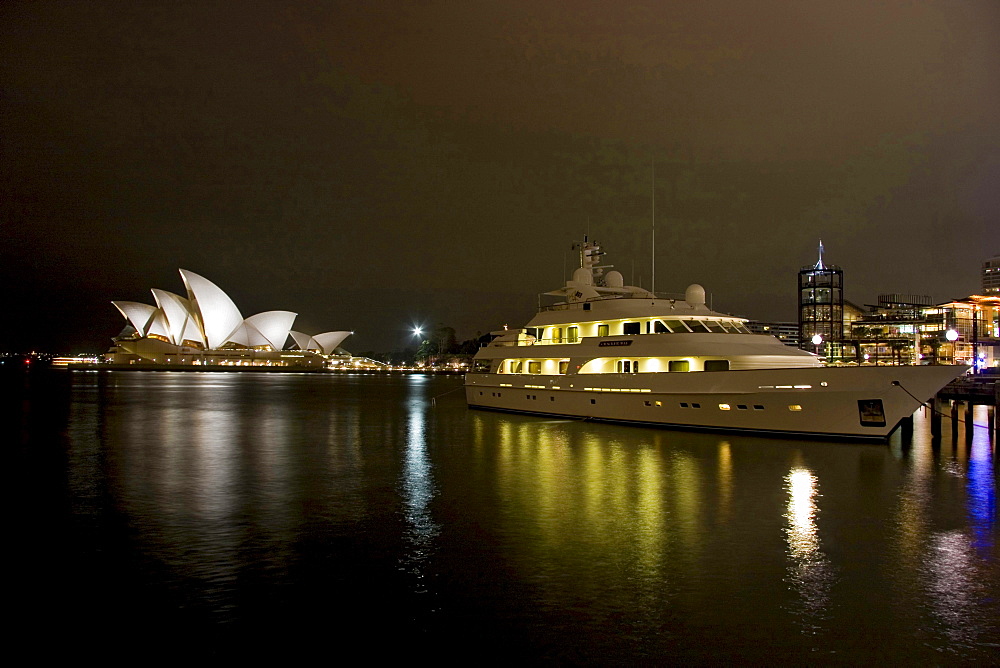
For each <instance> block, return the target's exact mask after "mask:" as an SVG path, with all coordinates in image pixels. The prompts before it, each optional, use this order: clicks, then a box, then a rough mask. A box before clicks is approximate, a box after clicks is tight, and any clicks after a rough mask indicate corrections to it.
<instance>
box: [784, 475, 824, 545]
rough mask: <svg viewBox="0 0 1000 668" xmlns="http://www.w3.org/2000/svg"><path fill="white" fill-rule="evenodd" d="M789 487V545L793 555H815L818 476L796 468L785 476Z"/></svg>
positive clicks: (787, 515) (817, 542) (786, 531)
mask: <svg viewBox="0 0 1000 668" xmlns="http://www.w3.org/2000/svg"><path fill="white" fill-rule="evenodd" d="M785 484H786V486H787V489H788V512H786V513H785V518H786V519H787V520H788V528H787V529H786V530H785V533H786V534H787V535H788V547H789V549H790V550H791V552H792V556H793V557H795V558H797V559H805V558H809V557H811V556H813V555H814V554H815V553H816V551H817V550H818V549H819V539H818V538H817V535H816V521H815V519H816V502H815V501H814V500H813V497H814V496H815V495H816V476H814V475H813V474H812V473H810V472H809V470H808V469H804V468H794V469H792V470H791V472H789V474H788V475H787V476H785Z"/></svg>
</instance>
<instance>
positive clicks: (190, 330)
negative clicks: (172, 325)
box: [177, 316, 205, 346]
mask: <svg viewBox="0 0 1000 668" xmlns="http://www.w3.org/2000/svg"><path fill="white" fill-rule="evenodd" d="M185 341H194V342H195V343H200V344H201V345H202V346H204V345H205V337H204V336H203V335H202V333H201V330H200V329H198V323H197V322H195V319H194V317H193V316H192V317H190V318H188V321H187V324H186V325H184V331H183V332H182V333H181V338H180V340H179V341H178V342H177V343H178V344H180V345H184V342H185Z"/></svg>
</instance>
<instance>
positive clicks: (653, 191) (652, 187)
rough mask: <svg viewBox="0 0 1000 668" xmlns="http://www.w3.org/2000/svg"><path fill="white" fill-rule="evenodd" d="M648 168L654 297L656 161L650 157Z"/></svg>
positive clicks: (654, 292) (652, 289) (652, 290)
mask: <svg viewBox="0 0 1000 668" xmlns="http://www.w3.org/2000/svg"><path fill="white" fill-rule="evenodd" d="M649 169H650V172H651V173H652V179H651V180H650V184H649V190H650V195H651V199H652V202H653V248H652V256H653V278H652V281H651V282H652V285H651V286H650V292H652V293H653V296H654V297H655V296H656V163H655V162H654V161H653V159H652V158H650V160H649Z"/></svg>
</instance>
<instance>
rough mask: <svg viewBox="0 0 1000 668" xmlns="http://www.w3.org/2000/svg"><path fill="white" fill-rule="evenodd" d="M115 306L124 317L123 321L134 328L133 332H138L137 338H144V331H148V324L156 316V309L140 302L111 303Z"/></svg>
mask: <svg viewBox="0 0 1000 668" xmlns="http://www.w3.org/2000/svg"><path fill="white" fill-rule="evenodd" d="M111 303H112V304H114V305H115V308H116V309H118V310H119V311H121V314H122V315H123V316H125V319H126V320H128V321H129V323H130V324H131V325H132V326H133V327H135V331H137V332H139V336H145V335H146V330H147V329H149V324H150V323H151V322H152V321H153V316H154V315H155V314H156V307H155V306H150V305H149V304H143V303H140V302H111Z"/></svg>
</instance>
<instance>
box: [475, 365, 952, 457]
mask: <svg viewBox="0 0 1000 668" xmlns="http://www.w3.org/2000/svg"><path fill="white" fill-rule="evenodd" d="M966 369H967V367H964V366H921V367H918V366H883V367H815V368H795V369H753V370H737V371H719V372H701V373H642V374H627V373H621V374H618V373H614V374H593V375H588V374H572V375H560V376H537V375H535V376H515V375H511V374H494V373H470V374H467V375H466V380H465V391H466V399H467V401H468V404H469V406H470V407H473V408H483V409H492V410H503V411H515V412H519V413H535V414H542V415H559V416H566V417H574V418H585V419H593V420H602V421H614V422H630V423H642V424H647V425H655V426H661V427H672V428H684V429H709V430H718V431H750V432H762V433H772V434H784V435H789V436H792V435H799V436H811V437H824V438H850V439H867V440H884V439H886V438H887V437H888V436H889V434H890V433H892V431H893V430H894V429H895V428H896V426H897V425H898V424H899V422H900V421H901V420H902V419H903V418H906V417H908V416H910V415H912V414H913V412H914V411H915V410H916V409H917V408H918V407H919V406H920V405H921V402H924V401H927V400H929V399H931V398H932V397H933V396H934V395H935V394H936V393H937V392H938V391H939V390H940V389H941V388H942V387H943V386H944V385H946V384H947V383H948V382H949V381H951V380H952V379H953V378H956V377H957V376H959V375H961V374H962V373H964V372H965V371H966Z"/></svg>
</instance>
